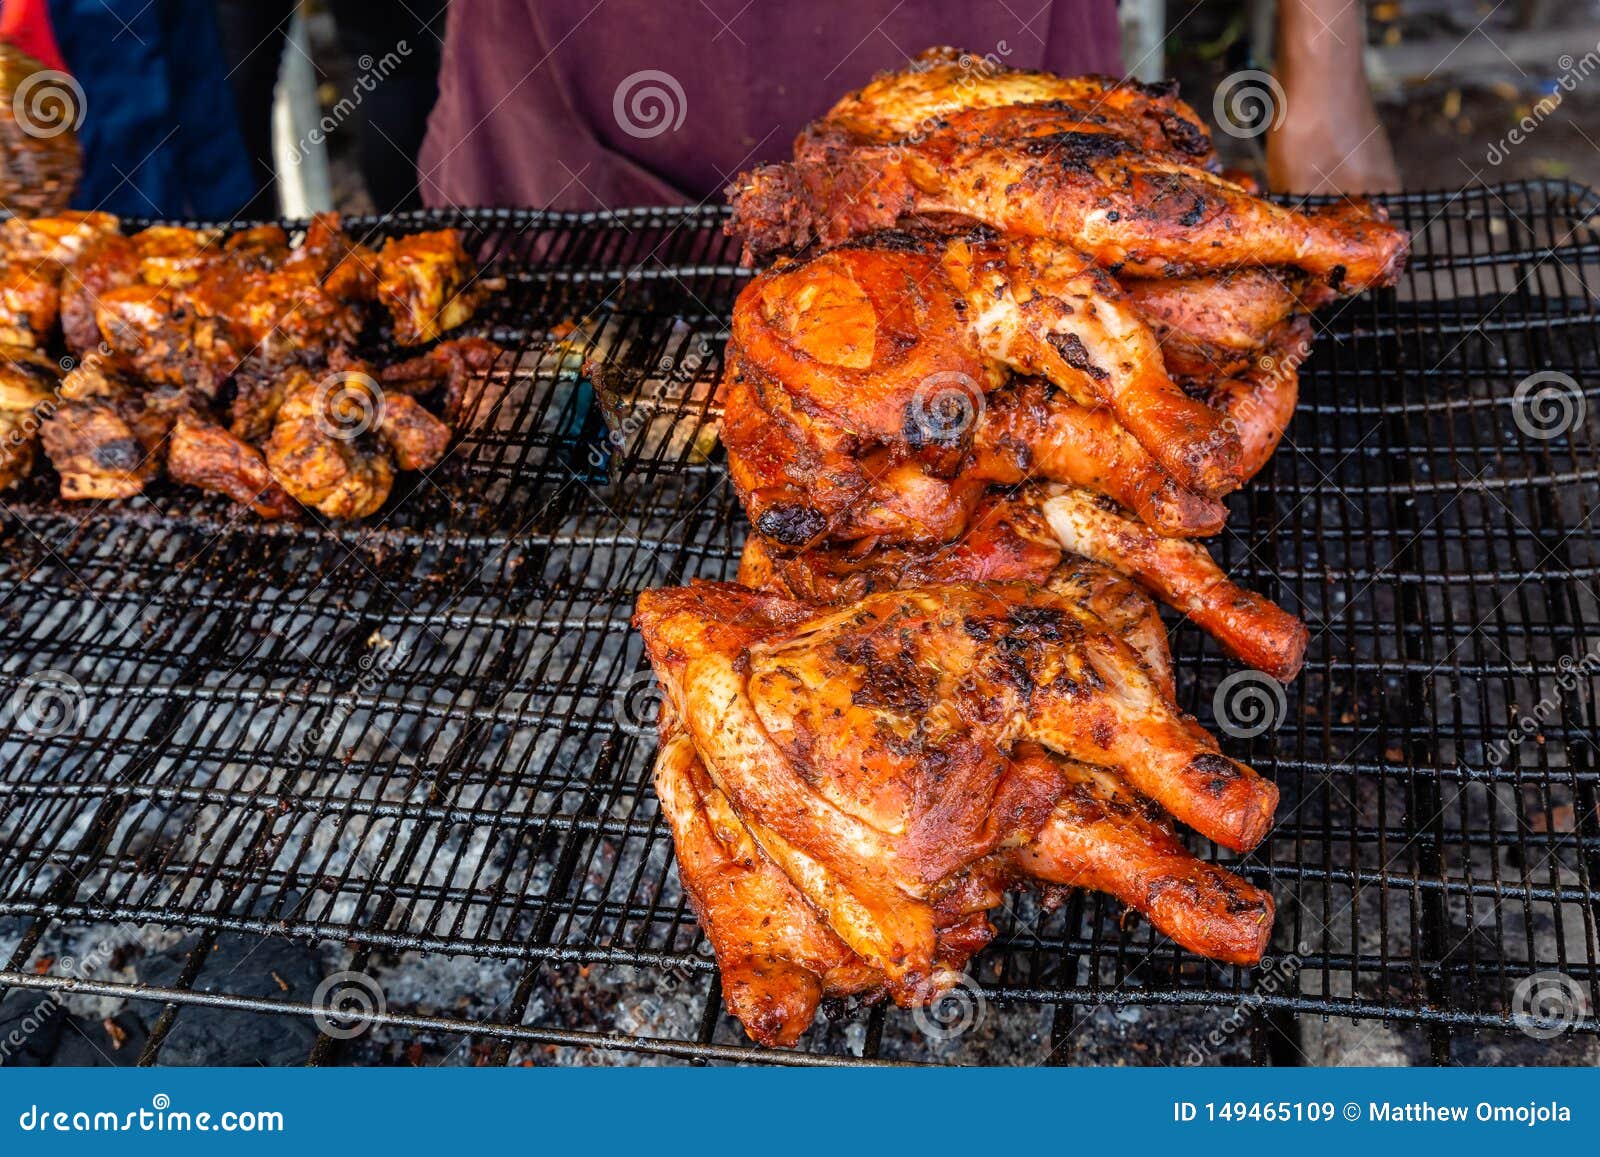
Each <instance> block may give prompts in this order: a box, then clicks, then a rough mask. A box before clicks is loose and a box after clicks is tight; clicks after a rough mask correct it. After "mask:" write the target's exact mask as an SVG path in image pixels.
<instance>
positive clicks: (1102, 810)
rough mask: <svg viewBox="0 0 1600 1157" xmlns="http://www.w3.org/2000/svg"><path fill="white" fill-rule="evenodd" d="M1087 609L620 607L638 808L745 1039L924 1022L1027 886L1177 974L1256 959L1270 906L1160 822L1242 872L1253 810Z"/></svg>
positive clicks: (704, 592) (1012, 592) (1030, 600)
mask: <svg viewBox="0 0 1600 1157" xmlns="http://www.w3.org/2000/svg"><path fill="white" fill-rule="evenodd" d="M1104 594H1105V591H1104V588H1103V587H1101V586H1100V585H1099V584H1097V583H1095V582H1087V583H1080V584H1074V583H1072V582H1071V581H1070V580H1069V581H1064V582H1062V583H1061V584H1059V585H1058V586H1057V588H1056V589H1048V588H1040V587H1036V586H1032V585H1029V584H1022V583H991V584H973V583H952V584H945V585H937V586H927V587H914V588H907V589H900V590H896V591H887V592H881V593H877V594H871V595H868V596H866V597H864V598H862V599H860V600H858V601H856V602H853V603H851V604H848V605H846V606H843V607H839V608H836V609H831V610H819V609H818V608H815V607H811V606H808V605H806V604H804V603H799V602H795V601H792V600H789V599H784V598H777V597H773V596H770V595H764V594H760V593H757V592H755V591H752V590H750V589H749V588H746V587H743V586H739V585H735V584H729V583H699V584H696V585H694V586H690V587H680V588H670V589H664V590H655V591H649V592H646V593H645V594H644V595H642V596H641V597H640V600H639V605H638V610H637V614H636V616H635V623H636V625H637V626H638V627H639V629H640V631H641V632H642V633H643V635H644V638H645V642H646V646H647V648H648V651H649V654H650V658H651V661H652V664H653V665H654V667H655V670H656V674H657V676H658V678H659V679H660V681H661V684H662V687H663V690H664V692H665V698H666V707H665V709H664V711H663V717H662V730H663V739H662V745H661V749H660V752H659V755H658V760H657V767H656V783H657V790H658V793H659V795H660V798H661V800H662V805H663V809H664V811H665V813H666V816H667V819H668V822H669V823H670V825H671V826H672V829H673V835H674V839H675V842H676V846H677V848H678V855H679V866H680V873H681V875H682V879H683V882H684V885H685V889H686V891H687V892H688V893H689V896H690V898H691V900H692V901H693V902H694V905H695V908H696V911H697V913H698V914H699V916H700V919H701V921H702V923H703V925H704V926H705V928H706V930H707V934H708V936H709V938H710V940H711V943H712V946H713V948H714V949H715V951H716V953H717V957H718V963H719V965H720V966H721V968H722V970H723V979H724V991H725V993H726V996H727V1000H728V1004H729V1007H730V1009H731V1010H732V1011H733V1013H734V1014H735V1015H736V1016H738V1017H739V1018H740V1020H741V1021H742V1022H743V1023H744V1024H745V1027H746V1028H747V1029H748V1030H749V1032H750V1033H751V1035H752V1036H753V1037H754V1038H755V1039H757V1040H759V1041H761V1042H763V1043H767V1044H786V1043H792V1042H793V1041H794V1040H795V1039H797V1038H798V1036H799V1034H800V1033H801V1032H802V1031H803V1030H804V1029H805V1027H806V1026H807V1025H808V1024H809V1023H810V1020H811V1015H812V1013H813V1012H814V1011H815V1009H816V1006H817V1002H818V1001H819V1000H820V999H821V998H823V997H824V996H834V995H845V994H848V993H862V992H883V993H887V994H888V995H889V996H890V997H892V998H893V999H894V1000H895V1001H896V1002H898V1003H900V1004H902V1005H916V1004H922V1003H927V1002H929V1001H931V1000H933V999H935V998H936V997H937V996H938V995H939V994H940V993H941V992H943V991H945V990H946V989H948V988H949V987H950V986H951V985H953V984H955V983H956V982H957V980H958V979H959V978H960V974H961V970H962V968H963V967H964V966H965V964H966V962H967V960H968V959H969V958H970V957H971V956H972V955H973V954H974V953H975V952H977V951H978V950H979V949H980V948H982V947H983V946H984V945H985V944H987V943H988V941H989V940H990V939H991V938H992V936H993V934H994V929H993V927H992V925H991V924H990V923H989V920H988V916H987V912H988V910H989V909H990V908H993V907H994V906H996V905H997V904H998V903H1000V902H1001V900H1002V898H1003V894H1004V891H1005V890H1006V889H1007V888H1009V887H1011V886H1013V885H1014V884H1017V883H1019V882H1022V881H1025V880H1033V881H1037V882H1040V883H1043V884H1045V885H1048V886H1052V887H1060V886H1067V887H1071V886H1078V887H1088V888H1094V889H1098V890H1103V891H1106V892H1109V893H1111V894H1113V895H1115V896H1117V897H1118V898H1120V899H1122V900H1123V901H1124V902H1126V903H1128V904H1129V905H1131V906H1133V907H1135V908H1137V909H1139V910H1140V911H1142V912H1144V913H1145V914H1146V915H1147V916H1148V917H1149V918H1150V920H1151V921H1152V923H1154V924H1155V925H1156V926H1157V927H1158V928H1160V929H1161V930H1162V931H1164V932H1166V933H1167V934H1168V935H1170V936H1172V937H1173V938H1174V939H1175V940H1177V941H1178V942H1179V943H1180V944H1183V945H1185V946H1186V947H1189V948H1191V949H1193V950H1195V951H1197V952H1200V953H1203V954H1205V955H1208V956H1211V957H1214V958H1216V959H1220V960H1226V961H1231V962H1236V963H1253V962H1255V961H1257V960H1259V959H1260V956H1261V953H1262V951H1263V950H1264V948H1265V945H1266V942H1267V937H1268V935H1269V933H1270V931H1271V925H1272V920H1273V904H1272V900H1271V897H1270V896H1269V895H1267V894H1266V893H1265V892H1263V891H1261V890H1259V889H1257V888H1255V887H1253V886H1252V885H1250V884H1248V883H1246V882H1245V881H1243V880H1241V879H1239V878H1238V877H1236V876H1233V875H1232V874H1230V873H1228V872H1226V871H1224V870H1223V869H1220V868H1218V867H1217V866H1215V865H1213V864H1208V863H1205V862H1203V861H1201V860H1199V859H1197V858H1196V857H1194V856H1193V855H1192V854H1191V853H1190V852H1188V851H1187V850H1186V849H1185V848H1184V847H1183V845H1182V844H1181V843H1180V842H1179V840H1178V839H1177V837H1176V836H1175V835H1174V833H1173V830H1172V829H1171V827H1170V826H1169V824H1168V821H1167V820H1166V819H1165V816H1164V815H1163V812H1162V809H1165V811H1166V812H1168V813H1171V814H1172V815H1173V816H1175V817H1177V818H1178V819H1180V820H1182V821H1184V822H1185V823H1188V824H1189V825H1190V826H1192V827H1194V828H1195V829H1196V830H1197V831H1200V832H1201V833H1203V834H1205V835H1208V836H1210V837H1211V838H1212V839H1214V840H1217V841H1218V842H1220V843H1222V844H1224V845H1226V846H1229V847H1232V848H1236V849H1247V848H1250V847H1252V846H1254V845H1255V843H1256V842H1257V841H1259V840H1260V838H1261V837H1262V835H1263V834H1264V832H1265V830H1266V827H1267V825H1268V824H1269V823H1270V820H1271V816H1272V812H1273V809H1274V807H1275V806H1276V803H1277V791H1276V789H1275V788H1274V787H1273V786H1272V785H1271V784H1270V783H1269V782H1267V781H1266V780H1263V779H1262V778H1260V777H1259V776H1258V775H1256V773H1255V772H1253V771H1252V770H1250V769H1249V768H1248V767H1245V766H1244V765H1242V764H1239V763H1236V762H1234V761H1232V760H1230V759H1228V758H1227V757H1225V756H1223V755H1222V754H1221V753H1220V752H1219V751H1218V750H1217V746H1216V744H1215V742H1214V741H1213V740H1212V739H1211V738H1210V737H1209V736H1208V735H1207V734H1206V733H1205V732H1204V731H1203V730H1201V729H1200V728H1199V727H1198V726H1197V725H1196V724H1195V723H1194V722H1193V721H1192V720H1189V719H1187V718H1186V717H1184V716H1183V715H1182V714H1181V712H1180V711H1179V710H1178V708H1177V707H1176V705H1175V704H1174V703H1173V701H1172V698H1171V695H1170V692H1169V690H1168V688H1167V685H1166V683H1165V681H1164V679H1163V677H1162V676H1161V675H1160V674H1159V673H1157V672H1155V671H1153V670H1152V664H1151V662H1150V660H1149V657H1147V655H1145V654H1141V652H1140V650H1139V648H1138V646H1135V645H1131V644H1130V642H1129V641H1128V640H1126V639H1125V638H1124V637H1122V635H1121V634H1120V633H1119V631H1118V630H1117V629H1114V628H1113V627H1112V626H1110V625H1108V623H1107V622H1106V621H1105V620H1103V619H1101V618H1100V616H1099V615H1098V614H1097V613H1096V611H1095V609H1094V606H1095V599H1096V596H1097V595H1104ZM1138 621H1139V616H1137V615H1133V616H1129V617H1126V618H1124V619H1123V620H1122V624H1123V626H1124V627H1126V628H1131V629H1133V630H1134V631H1135V633H1136V634H1137V623H1138ZM1141 638H1142V644H1143V645H1144V646H1145V647H1147V648H1148V647H1149V646H1151V645H1155V646H1158V647H1161V648H1162V650H1163V654H1164V643H1163V642H1161V641H1160V640H1159V638H1157V639H1155V640H1152V639H1151V637H1150V636H1149V635H1148V634H1145V635H1143V636H1142V637H1141ZM1162 661H1164V659H1163V660H1162ZM1158 805H1159V806H1158Z"/></svg>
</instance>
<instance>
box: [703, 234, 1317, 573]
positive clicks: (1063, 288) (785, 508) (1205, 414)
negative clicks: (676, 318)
mask: <svg viewBox="0 0 1600 1157" xmlns="http://www.w3.org/2000/svg"><path fill="white" fill-rule="evenodd" d="M1176 324H1178V321H1174V325H1176ZM1306 325H1307V323H1306V321H1305V319H1304V318H1293V319H1288V320H1280V321H1276V322H1274V324H1273V326H1272V327H1270V329H1269V332H1267V333H1263V335H1262V339H1263V341H1265V342H1266V343H1267V344H1265V345H1263V346H1262V347H1261V350H1260V351H1259V354H1258V356H1257V358H1256V361H1255V362H1254V363H1253V364H1252V365H1251V366H1250V367H1248V368H1247V369H1246V370H1245V371H1244V372H1243V373H1241V374H1240V375H1238V376H1237V377H1232V378H1228V377H1225V378H1221V379H1220V380H1216V381H1212V382H1210V383H1209V384H1208V385H1205V386H1191V387H1190V388H1191V389H1193V390H1195V391H1196V392H1202V391H1204V396H1205V397H1207V398H1209V399H1210V400H1212V401H1215V402H1217V405H1216V406H1213V405H1208V404H1206V402H1205V401H1202V400H1200V399H1198V398H1195V397H1191V396H1190V395H1189V393H1187V392H1185V390H1184V389H1183V388H1180V386H1179V385H1178V384H1177V383H1175V382H1174V381H1173V379H1172V377H1171V376H1170V375H1169V374H1168V372H1167V370H1166V367H1165V363H1164V359H1163V355H1162V349H1161V347H1160V345H1159V344H1158V343H1157V342H1156V340H1155V338H1154V337H1153V336H1152V333H1151V330H1150V328H1149V326H1148V325H1147V324H1146V323H1145V321H1144V320H1143V318H1142V317H1141V316H1140V315H1139V314H1138V312H1137V311H1136V310H1135V309H1134V307H1133V305H1132V304H1131V302H1130V300H1129V299H1128V298H1127V296H1126V295H1125V294H1124V293H1123V291H1122V290H1121V289H1120V288H1119V287H1118V286H1117V284H1116V283H1115V282H1114V281H1113V280H1112V279H1111V278H1110V277H1109V276H1108V275H1106V274H1105V273H1104V271H1103V270H1099V269H1096V268H1094V267H1093V266H1085V265H1084V264H1083V263H1082V262H1080V261H1078V260H1077V259H1076V258H1074V257H1072V256H1071V255H1070V254H1067V253H1065V252H1064V251H1062V250H1061V249H1060V248H1059V247H1057V246H1054V245H1053V244H1051V243H1048V242H1038V241H1025V242H1002V241H997V240H993V239H985V238H976V239H974V238H971V237H962V238H954V239H951V238H943V239H930V238H921V237H911V236H907V235H904V234H887V235H879V236H876V237H874V238H869V239H865V240H863V241H860V242H854V243H851V244H849V245H846V246H843V247H841V248H839V249H835V250H831V251H829V252H826V253H823V254H821V255H819V256H816V257H813V258H811V259H809V260H807V261H803V262H798V263H788V264H785V265H782V266H780V267H779V268H778V269H776V270H774V271H773V272H771V273H768V274H765V275H763V276H760V277H757V278H756V279H755V280H754V281H752V283H751V284H750V285H749V286H747V287H746V289H745V290H744V292H743V293H741V294H740V296H739V300H738V302H737V304H736V305H735V307H734V316H733V333H732V340H731V341H730V343H729V347H728V360H727V373H726V377H725V382H724V390H723V401H724V406H725V418H724V423H723V431H722V434H723V441H724V443H725V445H726V446H727V449H728V463H729V470H730V472H731V474H732V477H733V481H734V485H735V486H736V487H737V488H738V490H739V492H740V495H741V497H742V499H743V500H744V502H745V506H746V510H747V512H748V513H749V514H750V518H751V521H752V522H754V523H755V524H756V526H757V527H758V528H759V529H760V530H761V531H762V532H763V533H765V534H767V535H769V536H770V537H772V538H774V539H776V540H778V541H780V542H785V543H787V544H789V545H791V546H798V545H802V544H805V543H809V542H812V541H815V540H821V539H830V540H837V541H850V540H857V539H863V538H868V537H884V536H888V537H890V538H894V539H903V540H912V541H945V540H948V539H950V538H952V537H954V536H955V535H956V534H958V533H959V532H960V530H961V529H962V528H963V527H964V525H965V522H966V518H967V516H968V514H969V513H970V508H971V505H972V503H973V502H975V501H976V500H977V498H978V496H980V495H981V494H982V492H983V489H984V487H985V486H986V485H988V484H990V483H1000V484H1003V485H1012V484H1015V483H1017V482H1020V481H1023V480H1025V479H1028V478H1045V479H1050V480H1053V481H1059V482H1067V483H1072V484H1074V485H1079V486H1085V487H1088V488H1090V489H1092V490H1095V491H1097V492H1099V493H1101V494H1104V495H1106V496H1108V497H1110V498H1112V499H1114V500H1116V501H1117V502H1118V503H1119V504H1120V505H1122V506H1124V507H1126V508H1128V509H1130V510H1133V511H1134V512H1136V513H1137V514H1138V515H1139V516H1140V517H1141V518H1142V519H1143V520H1144V521H1145V522H1147V523H1148V524H1149V525H1150V526H1152V527H1154V528H1155V529H1156V530H1157V531H1158V532H1160V533H1162V534H1166V535H1174V536H1194V535H1204V534H1212V533H1215V532H1216V531H1217V530H1219V529H1220V528H1221V526H1222V523H1223V519H1224V516H1225V512H1224V509H1223V507H1222V505H1221V503H1219V502H1218V501H1217V496H1219V495H1221V494H1223V493H1226V492H1227V491H1229V490H1231V489H1233V488H1234V487H1235V486H1237V485H1238V484H1239V483H1240V482H1241V481H1243V480H1244V479H1245V478H1247V477H1248V476H1249V475H1250V474H1253V473H1254V472H1255V471H1256V470H1258V469H1259V468H1260V467H1261V465H1262V464H1263V463H1264V462H1265V461H1266V459H1267V457H1268V455H1270V453H1271V451H1272V449H1273V448H1274V447H1275V446H1276V445H1277V440H1278V437H1279V436H1280V435H1281V434H1282V431H1283V428H1284V426H1285V425H1286V424H1287V422H1288V419H1289V416H1290V414H1291V412H1292V411H1293V407H1294V400H1295V396H1296V392H1297V391H1296V383H1297V377H1296V375H1297V367H1298V365H1299V362H1300V360H1301V359H1302V358H1303V357H1304V356H1305V353H1306V352H1307V349H1308V346H1307V344H1306V342H1305V341H1304V327H1305V326H1306ZM1196 340H1197V341H1198V340H1200V339H1199V338H1197V339H1196ZM1013 371H1015V372H1016V373H1019V374H1023V375H1029V377H1028V378H1026V379H1015V378H1013V377H1012V372H1013ZM1030 383H1031V384H1030Z"/></svg>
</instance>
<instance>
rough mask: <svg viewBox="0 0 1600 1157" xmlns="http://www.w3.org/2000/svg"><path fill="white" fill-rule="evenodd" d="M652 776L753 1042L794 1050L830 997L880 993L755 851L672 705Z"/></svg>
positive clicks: (726, 993)
mask: <svg viewBox="0 0 1600 1157" xmlns="http://www.w3.org/2000/svg"><path fill="white" fill-rule="evenodd" d="M654 779H655V788H656V798H657V799H659V800H660V801H661V812H662V814H663V815H664V816H665V817H666V819H667V823H668V825H669V826H670V827H671V829H672V842H673V846H674V848H675V849H676V852H677V859H678V876H679V878H680V879H681V880H682V882H683V889H684V892H685V893H687V894H688V896H689V900H690V902H691V903H692V904H693V905H694V910H695V915H696V916H697V917H699V920H700V926H701V927H702V928H704V929H705V931H706V936H707V938H708V939H710V941H711V947H712V949H713V951H714V952H715V953H716V957H717V966H718V968H720V969H721V972H722V998H723V1000H724V1001H725V1002H726V1004H727V1006H728V1011H729V1012H731V1013H733V1015H734V1016H736V1017H737V1018H738V1019H739V1021H740V1023H742V1024H743V1025H744V1026H745V1028H746V1029H747V1030H748V1031H749V1033H750V1035H751V1036H752V1037H753V1038H754V1039H756V1040H758V1041H760V1042H761V1043H762V1044H766V1045H791V1044H794V1042H795V1041H797V1040H798V1039H799V1038H800V1034H801V1033H803V1032H804V1031H805V1030H806V1028H807V1027H808V1026H809V1025H810V1024H811V1020H812V1018H813V1017H814V1016H815V1015H816V1011H817V1005H818V1004H819V1003H820V1002H821V1001H822V999H823V998H824V997H839V996H850V995H855V994H857V993H866V992H871V991H873V990H876V989H881V987H882V985H883V978H882V976H881V975H880V974H879V973H878V972H876V971H874V970H873V969H872V968H870V967H868V966H867V965H866V964H865V963H864V962H863V961H862V960H861V958H860V957H859V956H857V955H856V954H855V953H854V952H852V951H851V950H850V949H849V947H848V946H847V945H846V944H845V943H844V941H842V940H840V939H839V937H838V936H836V935H835V934H834V932H833V930H832V929H831V928H829V927H828V924H827V922H826V921H825V920H823V919H822V918H821V917H820V916H818V915H817V913H816V912H815V911H814V910H813V909H812V907H811V906H810V904H809V903H808V902H807V901H806V899H805V896H804V895H803V894H802V893H801V892H800V890H799V889H798V888H796V887H795V886H794V884H792V883H791V882H790V881H789V878H788V877H787V876H785V875H784V874H783V872H782V871H781V870H780V869H779V868H778V866H777V865H776V864H774V863H773V862H772V860H771V859H769V858H768V857H767V854H766V853H765V852H763V851H762V850H761V848H760V846H759V845H757V843H756V841H755V839H754V837H752V836H751V834H750V832H749V829H747V828H746V827H745V826H744V821H742V820H741V819H740V818H739V815H738V813H737V812H736V811H735V810H734V808H733V805H732V804H731V803H730V802H729V800H728V797H727V796H726V795H724V794H723V792H722V789H721V788H719V787H718V786H717V785H716V783H715V782H714V781H713V780H712V778H711V776H710V775H708V774H707V773H706V769H705V765H704V764H703V763H702V762H701V761H700V757H699V755H698V754H697V753H696V752H695V749H694V744H693V742H692V741H691V740H690V739H689V736H688V734H687V732H686V731H685V730H684V728H683V726H682V725H681V723H680V722H679V720H678V718H677V716H676V714H675V713H674V712H673V710H672V708H671V707H670V706H669V705H663V707H662V711H661V746H660V749H659V750H658V751H657V753H656V763H655V775H654Z"/></svg>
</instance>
